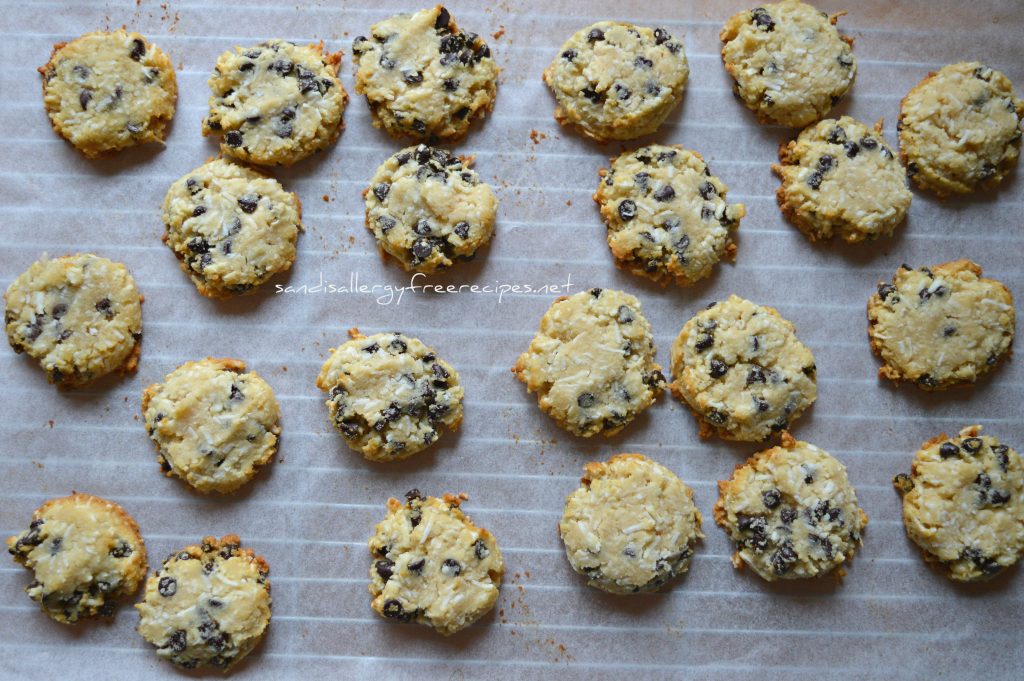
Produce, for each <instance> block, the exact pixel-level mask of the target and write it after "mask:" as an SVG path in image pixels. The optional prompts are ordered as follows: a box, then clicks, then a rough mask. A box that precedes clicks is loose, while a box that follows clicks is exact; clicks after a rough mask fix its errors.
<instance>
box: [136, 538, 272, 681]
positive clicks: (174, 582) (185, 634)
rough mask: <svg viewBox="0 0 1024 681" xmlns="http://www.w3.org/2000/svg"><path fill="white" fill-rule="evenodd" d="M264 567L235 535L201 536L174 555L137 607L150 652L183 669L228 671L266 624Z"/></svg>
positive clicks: (267, 594) (266, 570)
mask: <svg viewBox="0 0 1024 681" xmlns="http://www.w3.org/2000/svg"><path fill="white" fill-rule="evenodd" d="M269 573H270V567H269V566H268V565H267V562H266V561H265V560H263V557H262V556H257V555H255V554H254V553H253V551H252V549H243V548H242V547H241V540H240V539H239V538H238V537H237V536H236V535H233V534H229V535H227V536H225V537H221V538H220V539H219V540H218V539H216V538H215V537H204V538H203V543H202V544H201V545H199V546H186V547H185V548H183V549H182V550H180V551H178V552H176V553H172V554H171V555H170V556H168V557H167V560H165V561H164V564H163V565H162V566H161V568H160V569H159V570H156V571H155V572H154V573H153V575H152V576H151V577H150V578H149V579H148V580H147V581H146V590H145V595H144V597H143V599H142V602H141V603H138V604H136V606H135V607H136V609H138V611H139V633H140V634H141V635H142V638H144V639H146V640H147V641H149V642H150V643H151V644H153V645H154V646H156V654H157V655H158V656H159V657H161V658H163V659H165V660H169V661H170V662H173V663H174V664H176V665H178V666H179V667H182V668H184V669H195V668H196V667H204V666H210V667H216V668H219V669H222V670H224V671H227V670H228V669H229V668H231V667H232V666H234V665H235V664H237V663H238V662H239V661H240V660H241V659H242V658H244V657H245V656H246V655H248V654H249V653H250V652H251V651H252V649H253V648H255V647H256V644H257V643H259V642H260V639H261V638H263V634H264V633H265V632H266V630H267V626H268V625H269V624H270V603H271V599H270V582H269V581H268V580H267V575H268V574H269Z"/></svg>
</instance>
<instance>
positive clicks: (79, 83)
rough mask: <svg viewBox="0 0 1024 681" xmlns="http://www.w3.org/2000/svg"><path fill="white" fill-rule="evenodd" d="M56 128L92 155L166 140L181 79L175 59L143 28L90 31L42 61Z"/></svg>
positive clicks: (48, 107)
mask: <svg viewBox="0 0 1024 681" xmlns="http://www.w3.org/2000/svg"><path fill="white" fill-rule="evenodd" d="M39 73H41V74H42V76H43V105H44V106H45V107H46V113H47V115H48V116H49V117H50V123H51V124H52V125H53V129H54V131H55V132H56V133H57V134H58V135H60V136H61V137H63V138H64V139H66V140H67V141H68V142H71V144H72V145H74V147H75V148H76V149H78V150H79V151H81V152H82V153H83V154H85V155H86V156H88V157H89V158H96V157H98V156H100V155H102V154H104V153H105V152H110V151H116V150H118V149H124V148H125V147H131V146H135V145H137V144H146V143H148V142H160V143H162V142H163V140H164V134H165V131H166V128H167V124H168V122H170V120H171V119H172V118H173V117H174V106H175V102H176V101H177V98H178V82H177V80H176V78H175V76H174V66H173V64H171V59H170V57H168V56H167V55H166V54H164V53H163V51H161V50H160V48H159V47H157V46H156V45H153V44H152V43H150V42H149V41H147V40H146V39H145V38H143V37H142V36H141V35H139V34H138V33H129V32H127V31H125V30H124V29H120V30H117V31H111V32H107V31H97V32H95V33H87V34H85V35H83V36H82V37H80V38H76V39H75V40H72V41H71V42H69V43H57V44H56V45H54V46H53V54H52V55H51V56H50V61H49V62H47V63H46V64H45V65H44V66H40V67H39Z"/></svg>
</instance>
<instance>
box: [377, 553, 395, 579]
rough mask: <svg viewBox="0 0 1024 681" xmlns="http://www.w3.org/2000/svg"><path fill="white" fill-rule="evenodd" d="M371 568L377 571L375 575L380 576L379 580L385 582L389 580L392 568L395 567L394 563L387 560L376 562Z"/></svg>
mask: <svg viewBox="0 0 1024 681" xmlns="http://www.w3.org/2000/svg"><path fill="white" fill-rule="evenodd" d="M373 567H374V569H375V570H376V571H377V574H378V575H380V578H381V579H383V580H384V581H385V582H387V581H388V580H389V579H391V575H392V568H394V567H395V563H394V561H391V560H387V559H384V560H378V561H377V562H376V563H374V564H373Z"/></svg>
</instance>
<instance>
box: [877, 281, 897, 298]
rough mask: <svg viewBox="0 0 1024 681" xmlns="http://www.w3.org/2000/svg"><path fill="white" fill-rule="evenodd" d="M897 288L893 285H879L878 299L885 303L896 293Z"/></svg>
mask: <svg viewBox="0 0 1024 681" xmlns="http://www.w3.org/2000/svg"><path fill="white" fill-rule="evenodd" d="M895 291H896V287H895V286H893V285H892V284H879V285H878V297H879V298H880V299H881V300H882V301H883V302H884V301H885V299H886V298H888V297H889V294H890V293H894V292H895Z"/></svg>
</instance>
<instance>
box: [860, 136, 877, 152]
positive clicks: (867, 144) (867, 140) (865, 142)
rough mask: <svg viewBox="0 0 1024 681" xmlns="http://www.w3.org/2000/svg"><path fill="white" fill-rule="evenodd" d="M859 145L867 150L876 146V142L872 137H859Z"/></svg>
mask: <svg viewBox="0 0 1024 681" xmlns="http://www.w3.org/2000/svg"><path fill="white" fill-rule="evenodd" d="M860 145H861V146H862V147H864V148H865V149H867V150H868V151H871V150H873V149H876V148H878V142H877V141H876V140H875V138H874V137H867V136H865V137H861V138H860Z"/></svg>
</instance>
